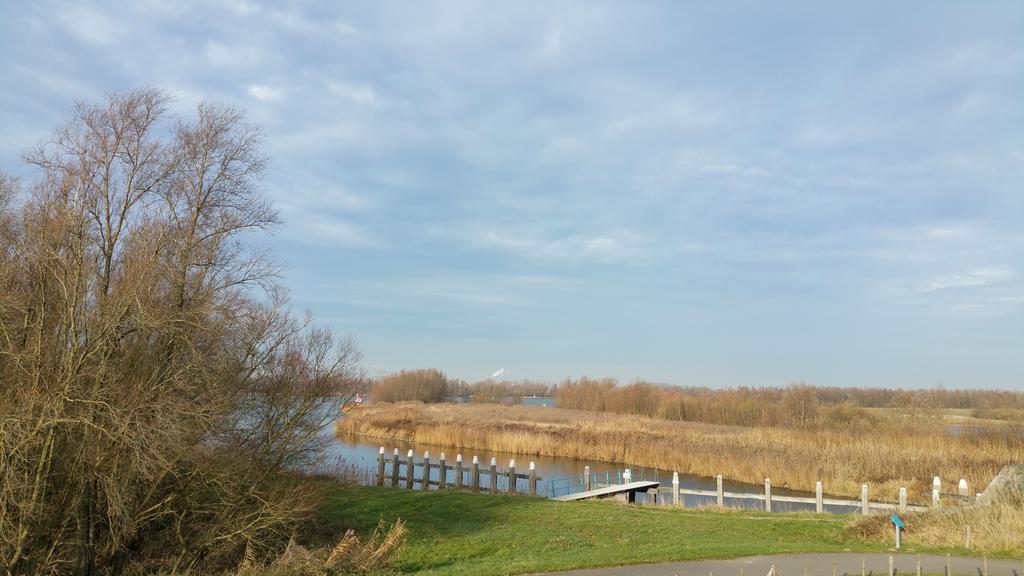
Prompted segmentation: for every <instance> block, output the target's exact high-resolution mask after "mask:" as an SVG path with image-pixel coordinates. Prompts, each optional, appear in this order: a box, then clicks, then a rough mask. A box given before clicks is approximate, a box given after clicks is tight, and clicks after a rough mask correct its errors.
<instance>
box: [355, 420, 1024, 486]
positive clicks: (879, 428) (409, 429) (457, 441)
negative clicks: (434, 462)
mask: <svg viewBox="0 0 1024 576" xmlns="http://www.w3.org/2000/svg"><path fill="white" fill-rule="evenodd" d="M942 430H943V429H942V427H941V426H940V425H928V424H925V423H921V422H905V421H902V420H900V419H896V418H891V419H883V420H881V421H879V422H878V423H876V425H874V426H872V427H869V428H857V429H856V430H849V429H847V428H845V427H843V426H838V427H834V428H828V427H824V428H822V427H819V428H816V429H799V428H797V429H793V428H774V427H740V426H723V425H714V424H703V423H694V422H676V421H667V420H661V419H654V418H647V417H641V416H626V415H618V414H608V413H594V412H585V411H577V410H566V409H560V408H546V407H539V406H496V405H489V404H430V405H427V404H420V403H399V404H375V405H370V406H366V407H364V408H362V409H360V410H359V411H358V413H350V414H349V415H347V416H346V417H345V418H344V419H342V420H339V421H338V422H337V423H336V425H335V431H336V433H339V434H359V435H364V436H373V437H379V438H390V439H401V440H407V441H412V442H417V443H424V444H437V445H443V446H452V447H456V448H460V449H478V450H493V451H501V452H511V453H516V454H523V455H534V454H536V455H546V456H562V457H571V458H581V459H592V460H603V461H607V462H626V463H629V464H631V465H635V466H646V467H657V468H661V469H665V470H676V471H678V472H681V473H687V474H697V475H702V476H714V475H716V474H721V475H722V476H723V477H725V478H727V479H731V480H737V481H742V482H751V483H761V482H763V481H764V479H765V478H771V479H772V482H773V483H774V484H775V485H777V486H785V487H789V488H794V489H799V490H813V489H814V483H815V482H816V481H818V480H821V481H822V482H823V483H824V484H825V487H826V491H827V492H829V493H832V494H839V495H845V496H851V497H856V496H858V495H859V493H860V485H861V484H862V483H865V482H866V483H868V484H870V485H871V490H872V493H873V494H874V495H877V497H879V498H883V499H885V498H891V499H892V500H895V499H896V496H897V493H898V491H899V487H900V486H906V487H907V489H908V492H909V494H910V500H911V501H917V502H927V501H928V496H927V495H926V494H927V491H929V490H930V489H931V481H932V478H933V477H934V476H940V477H941V478H942V479H943V481H944V482H946V483H947V485H948V486H955V483H956V482H957V481H958V480H959V479H960V478H965V479H967V481H968V482H969V483H970V485H971V486H973V487H978V488H980V487H983V486H985V485H986V484H987V483H988V482H989V481H990V480H991V479H992V477H993V476H994V475H995V474H996V473H997V472H998V471H999V470H1000V469H1001V468H1002V467H1003V466H1004V465H1006V464H1009V463H1013V462H1019V461H1021V460H1022V458H1024V454H1022V443H1021V440H1020V439H1019V438H1017V437H1015V436H1012V435H1007V434H991V435H979V434H971V435H966V436H961V437H954V436H950V435H948V434H945V433H943V431H942Z"/></svg>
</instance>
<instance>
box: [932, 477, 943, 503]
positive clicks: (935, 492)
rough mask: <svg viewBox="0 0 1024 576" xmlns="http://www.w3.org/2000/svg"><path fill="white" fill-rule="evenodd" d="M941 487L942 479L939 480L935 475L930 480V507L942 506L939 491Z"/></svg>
mask: <svg viewBox="0 0 1024 576" xmlns="http://www.w3.org/2000/svg"><path fill="white" fill-rule="evenodd" d="M941 489H942V480H939V477H938V476H936V477H935V479H934V480H932V508H942V496H941V495H940V493H939V490H941Z"/></svg>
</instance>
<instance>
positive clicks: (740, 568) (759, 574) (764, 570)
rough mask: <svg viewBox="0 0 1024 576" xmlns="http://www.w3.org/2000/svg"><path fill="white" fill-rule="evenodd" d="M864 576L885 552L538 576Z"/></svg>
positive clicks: (964, 570) (904, 558)
mask: <svg viewBox="0 0 1024 576" xmlns="http://www.w3.org/2000/svg"><path fill="white" fill-rule="evenodd" d="M917 558H918V557H917V555H916V554H896V555H893V565H894V567H895V571H896V574H902V575H903V576H913V575H914V574H915V572H916V569H917ZM862 561H863V562H864V573H865V574H867V575H868V576H888V574H889V555H888V554H791V555H784V556H749V557H746V558H736V559H734V560H700V561H696V562H672V563H668V564H642V565H639V566H621V567H618V568H592V569H588V570H573V571H571V572H552V573H550V574H547V575H539V576H555V575H556V574H557V575H558V576H709V575H713V576H739V575H740V574H741V573H742V574H743V575H744V576H766V575H767V574H768V571H769V570H770V569H771V567H772V566H775V570H776V573H777V574H778V576H804V574H805V572H804V570H805V569H806V570H807V572H806V574H807V576H832V575H833V569H834V570H835V572H834V574H836V575H837V576H861V562H862ZM949 562H950V567H951V571H952V573H953V574H969V575H972V576H985V572H984V571H985V566H984V561H983V560H982V559H981V558H967V557H960V556H953V557H952V558H950V561H949ZM921 568H922V572H923V573H926V574H945V572H946V557H945V556H933V555H927V554H926V555H922V556H921ZM1022 569H1024V562H1022V561H1021V560H991V559H990V560H989V561H988V574H989V575H990V576H1024V573H1022Z"/></svg>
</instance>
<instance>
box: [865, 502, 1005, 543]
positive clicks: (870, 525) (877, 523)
mask: <svg viewBox="0 0 1024 576" xmlns="http://www.w3.org/2000/svg"><path fill="white" fill-rule="evenodd" d="M902 518H903V521H904V524H905V525H906V530H905V531H904V533H903V536H902V538H903V542H904V543H905V545H907V546H935V547H947V548H964V549H967V544H968V542H967V538H966V536H967V527H968V526H970V534H971V537H970V550H974V551H978V552H984V553H988V554H994V555H1001V556H1013V557H1019V556H1020V555H1022V554H1024V502H1021V501H1019V500H1018V501H1016V502H1013V501H1011V502H1002V503H999V504H993V505H991V506H951V507H946V508H943V509H941V510H937V511H932V512H924V513H918V514H909V515H904V516H903V517H902ZM847 535H849V536H854V537H858V538H863V539H867V540H874V541H876V542H883V543H891V542H892V537H893V536H892V524H891V523H890V521H889V516H888V515H877V516H870V517H868V518H865V519H863V520H860V521H858V522H856V523H854V524H853V525H851V526H850V527H849V528H848V529H847Z"/></svg>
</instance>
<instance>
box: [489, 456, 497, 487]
mask: <svg viewBox="0 0 1024 576" xmlns="http://www.w3.org/2000/svg"><path fill="white" fill-rule="evenodd" d="M497 493H498V459H497V458H495V457H493V456H491V494H497Z"/></svg>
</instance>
